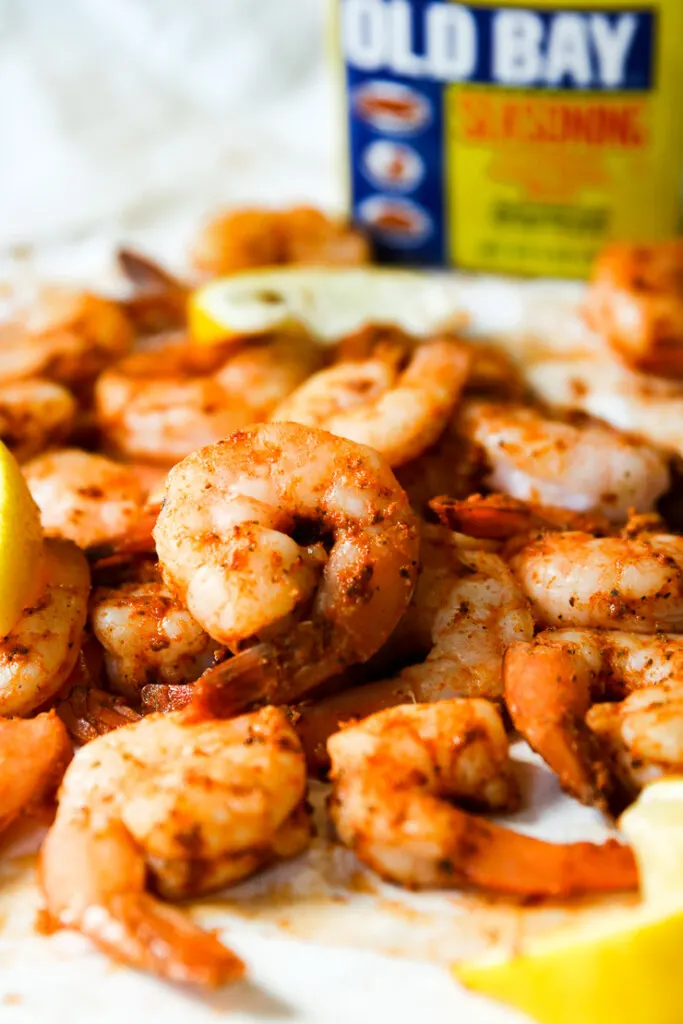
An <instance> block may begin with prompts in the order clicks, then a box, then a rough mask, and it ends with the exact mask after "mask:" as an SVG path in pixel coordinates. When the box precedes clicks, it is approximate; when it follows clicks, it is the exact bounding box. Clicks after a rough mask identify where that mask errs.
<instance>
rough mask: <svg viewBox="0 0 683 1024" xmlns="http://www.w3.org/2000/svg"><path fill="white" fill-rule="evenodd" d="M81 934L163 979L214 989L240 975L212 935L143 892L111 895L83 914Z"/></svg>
mask: <svg viewBox="0 0 683 1024" xmlns="http://www.w3.org/2000/svg"><path fill="white" fill-rule="evenodd" d="M81 930H82V931H83V932H84V934H86V935H87V936H88V937H89V938H91V939H92V940H93V942H95V943H96V944H97V945H98V946H99V947H100V948H101V949H103V950H104V951H105V952H107V953H110V954H112V955H113V956H114V957H116V958H118V959H122V960H125V961H126V962H128V963H130V964H132V965H134V966H135V967H139V968H141V969H142V970H146V971H151V972H153V973H154V974H157V975H159V976H161V977H162V978H166V979H167V980H169V981H174V982H179V983H181V984H190V985H197V986H200V987H202V988H217V987H218V986H219V985H223V984H226V983H228V982H231V981H236V980H238V979H239V978H241V977H242V976H243V975H244V972H245V965H244V963H243V961H242V960H240V958H239V957H238V956H236V954H235V953H233V952H232V951H231V950H229V949H227V948H226V947H225V946H224V945H223V944H222V943H221V942H219V940H218V939H217V938H216V936H215V935H213V934H212V933H211V932H205V931H203V930H202V929H201V928H199V927H198V926H197V925H196V924H194V922H192V921H190V920H189V919H188V918H187V917H186V915H185V914H183V913H182V912H181V911H179V910H176V909H175V908H174V907H167V906H165V905H164V904H162V903H160V902H159V901H158V900H156V899H155V898H154V897H153V896H150V895H149V894H148V893H144V892H141V893H122V894H119V895H116V896H113V897H112V898H111V899H110V900H109V902H108V904H107V906H106V907H103V908H98V913H95V914H92V915H85V918H84V922H83V924H82V927H81Z"/></svg>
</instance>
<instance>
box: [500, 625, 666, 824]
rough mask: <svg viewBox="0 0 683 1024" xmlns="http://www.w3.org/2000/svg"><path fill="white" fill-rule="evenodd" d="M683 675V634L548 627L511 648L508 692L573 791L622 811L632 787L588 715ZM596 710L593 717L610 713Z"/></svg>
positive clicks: (515, 712)
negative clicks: (608, 703) (617, 772)
mask: <svg viewBox="0 0 683 1024" xmlns="http://www.w3.org/2000/svg"><path fill="white" fill-rule="evenodd" d="M682 676H683V636H681V635H675V634H672V635H667V634H656V635H654V636H643V635H642V634H638V633H625V632H622V631H621V630H605V631H602V630H597V629H576V630H571V629H561V630H548V631H546V632H544V633H539V635H538V636H537V637H536V638H535V640H534V641H533V642H532V643H528V642H527V643H519V644H514V645H513V646H512V647H510V649H509V650H508V651H507V653H506V656H505V699H506V703H507V707H508V710H509V712H510V715H511V716H512V720H513V722H514V724H515V727H516V728H517V729H518V730H519V731H520V732H521V733H522V735H523V736H524V738H525V739H526V740H527V741H528V743H529V745H530V746H531V747H532V748H533V749H534V750H535V751H536V752H537V753H538V754H540V755H541V757H543V758H544V760H545V761H546V762H547V763H548V764H549V765H550V767H551V768H552V769H553V771H555V772H556V773H557V775H558V777H559V780H560V783H561V785H562V786H563V787H564V788H565V789H566V790H567V791H568V792H569V793H571V794H572V795H573V796H575V797H577V799H579V800H581V801H582V802H583V803H589V804H597V805H598V806H600V807H604V808H608V809H611V810H615V809H616V810H618V809H620V808H621V807H622V806H623V803H624V801H625V800H626V799H628V798H629V797H630V796H631V795H633V794H632V790H630V791H627V792H624V787H623V785H622V782H623V778H622V777H621V776H619V775H616V776H615V774H614V773H613V772H612V770H611V767H610V764H609V762H608V759H607V758H606V756H605V753H604V751H603V749H602V747H601V745H600V743H599V742H598V741H597V740H596V737H595V735H594V734H593V732H592V731H591V728H590V723H591V719H590V717H589V718H588V720H587V718H586V716H587V715H589V709H590V708H591V705H592V704H594V703H597V702H600V701H605V700H615V699H619V698H623V697H625V696H626V695H627V694H629V693H630V692H631V691H633V690H638V689H643V688H650V687H652V688H654V689H653V691H652V692H654V690H659V689H660V688H661V687H662V686H663V685H673V684H674V683H678V682H679V681H680V680H681V677H682ZM648 692H650V691H649V690H648ZM634 697H635V695H634ZM593 710H594V712H595V718H594V719H593V720H592V721H595V722H597V721H598V720H601V721H602V720H603V718H604V717H605V716H607V715H609V712H608V711H606V710H605V711H604V712H603V711H598V710H597V709H593ZM587 723H588V724H587Z"/></svg>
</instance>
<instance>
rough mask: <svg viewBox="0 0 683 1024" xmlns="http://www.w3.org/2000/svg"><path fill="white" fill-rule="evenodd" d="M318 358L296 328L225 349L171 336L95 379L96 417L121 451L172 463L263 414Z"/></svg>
mask: <svg viewBox="0 0 683 1024" xmlns="http://www.w3.org/2000/svg"><path fill="white" fill-rule="evenodd" d="M320 359H321V353H320V351H319V349H318V348H317V347H316V346H315V345H314V344H313V342H312V341H311V340H310V339H309V338H307V337H306V336H303V335H301V334H297V333H282V334H278V335H277V336H273V337H265V338H263V339H262V340H261V341H259V342H254V343H250V344H248V345H243V346H236V345H232V346H230V347H229V349H228V348H225V347H221V346H215V347H204V348H202V347H200V346H197V345H193V344H189V343H185V342H183V343H176V342H174V343H172V344H166V345H164V346H163V347H162V348H159V349H152V350H148V351H145V352H136V353H135V354H133V355H131V356H129V357H128V358H127V359H125V360H123V361H122V362H121V363H119V364H118V365H117V366H114V367H112V368H111V369H110V370H108V371H107V372H106V373H103V374H102V375H101V376H100V378H99V380H98V381H97V386H96V389H95V401H96V408H97V416H98V420H99V422H100V425H101V427H102V429H103V430H104V433H105V434H106V436H107V438H108V440H109V442H110V443H111V444H112V445H113V446H114V447H115V448H116V449H117V450H118V451H119V452H121V453H123V454H124V455H126V456H127V457H129V458H133V459H143V460H148V461H150V462H157V463H163V464H165V465H172V464H173V463H175V462H177V461H178V460H179V459H182V458H184V457H185V455H187V454H188V453H189V452H191V451H194V450H196V449H197V448H201V447H202V446H203V445H206V444H210V443H212V442H213V441H217V440H219V439H220V438H221V437H227V436H228V434H231V433H232V432H233V431H234V430H238V429H240V428H241V427H244V426H247V424H249V423H253V422H255V421H258V420H263V419H265V418H266V417H267V416H268V414H269V413H270V412H271V411H272V410H273V409H274V408H275V406H276V405H277V404H278V403H279V402H281V401H282V399H283V398H285V396H286V395H288V394H289V393H290V391H292V390H293V389H294V388H295V387H297V386H298V385H299V384H300V383H301V382H302V381H303V380H305V379H306V377H307V376H308V375H309V374H310V373H312V372H313V371H314V370H316V369H317V368H318V366H319V364H320Z"/></svg>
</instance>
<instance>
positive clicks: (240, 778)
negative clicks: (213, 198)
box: [0, 209, 683, 986]
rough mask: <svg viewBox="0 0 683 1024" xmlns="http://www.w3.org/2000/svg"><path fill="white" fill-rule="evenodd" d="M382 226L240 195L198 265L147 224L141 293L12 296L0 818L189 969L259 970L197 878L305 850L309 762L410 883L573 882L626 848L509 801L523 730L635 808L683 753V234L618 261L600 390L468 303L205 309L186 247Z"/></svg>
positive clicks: (151, 945)
mask: <svg viewBox="0 0 683 1024" xmlns="http://www.w3.org/2000/svg"><path fill="white" fill-rule="evenodd" d="M368 259H369V249H368V246H367V244H366V242H365V240H364V239H363V238H362V236H361V235H360V234H359V233H358V232H357V231H356V230H355V229H354V228H353V227H351V226H349V225H347V224H344V223H341V222H337V221H332V220H329V219H328V218H326V217H325V216H324V215H323V214H321V213H319V212H318V211H314V210H308V209H297V210H291V211H271V212H267V211H259V210H252V211H241V212H238V213H236V214H226V215H222V216H220V217H218V218H217V219H215V220H213V221H211V222H210V223H209V224H207V225H206V226H205V228H204V229H203V230H202V232H201V233H200V235H199V236H198V238H197V239H196V241H195V243H194V244H193V247H192V261H193V266H194V273H195V274H196V275H199V276H198V277H197V278H194V279H193V278H192V277H191V276H188V278H187V280H183V281H180V280H178V279H176V278H175V277H173V276H172V275H170V274H169V273H168V272H166V271H165V270H163V269H161V268H159V267H157V266H156V265H155V264H154V263H152V262H151V261H149V260H147V259H146V258H143V257H141V256H139V255H137V254H135V253H132V252H129V251H122V252H121V253H120V254H119V261H120V265H121V267H122V270H123V272H124V273H125V275H126V276H127V278H128V280H129V282H130V291H129V294H128V295H127V297H126V298H125V299H121V300H113V299H106V298H103V297H100V296H97V295H94V294H90V293H81V292H77V291H74V290H69V291H67V290H64V289H60V290H56V289H48V290H46V291H44V292H41V293H40V294H39V295H38V296H36V299H35V302H34V303H33V304H32V305H30V306H29V307H28V308H26V309H18V310H17V311H16V313H15V315H14V316H13V318H12V319H11V320H10V321H8V322H7V323H6V324H4V325H2V326H1V327H0V340H2V342H3V344H2V346H1V347H0V384H1V385H2V387H1V389H0V435H1V436H2V439H3V440H4V442H5V443H6V444H7V446H8V447H9V448H10V450H11V451H13V453H14V455H15V456H16V458H17V460H18V461H19V462H20V463H21V466H22V470H23V473H24V476H25V479H26V482H27V484H28V487H29V489H30V491H31V493H32V495H33V498H34V500H35V502H36V505H37V506H38V509H39V512H40V516H41V521H42V526H43V532H44V553H43V566H42V573H41V579H40V581H39V583H37V584H36V592H35V593H34V594H32V596H31V601H30V605H29V606H27V607H26V608H25V609H24V610H23V612H22V614H21V616H20V618H19V620H18V621H17V622H16V624H15V625H14V627H13V628H12V630H11V631H10V633H8V635H6V636H4V637H2V638H1V639H0V715H1V716H3V717H2V718H0V763H1V765H2V769H3V770H2V771H0V793H1V794H2V800H1V801H0V828H2V829H6V828H9V827H10V826H11V825H12V823H13V822H15V821H16V819H17V818H20V817H22V816H29V817H30V816H31V815H35V814H36V813H38V812H39V813H40V814H41V815H42V816H43V818H44V816H45V814H46V813H47V814H48V815H51V816H52V825H51V827H50V829H49V832H48V834H47V838H46V839H45V842H44V844H43V847H42V851H41V854H40V865H39V872H38V880H39V885H40V888H41V892H42V896H43V900H44V906H45V911H46V914H47V915H48V916H49V918H50V919H51V921H52V922H53V923H54V925H55V926H56V927H63V928H70V929H75V930H77V931H80V932H81V933H82V934H83V935H85V936H87V937H88V938H89V939H91V940H92V941H93V942H94V943H95V944H97V945H98V946H99V947H100V948H101V949H102V950H104V951H105V952H108V953H110V954H111V955H112V956H113V957H115V958H116V959H117V960H119V961H123V962H126V963H128V964H130V965H132V966H135V967H138V968H140V969H143V970H147V971H151V972H153V973H156V974H157V975H159V976H161V977H163V978H166V979H169V980H172V981H176V982H186V983H191V984H195V985H199V986H216V985H220V984H223V983H225V982H228V981H231V980H233V979H236V978H239V977H240V976H241V975H242V974H243V972H244V970H245V966H244V964H243V963H242V961H241V960H240V958H239V957H238V956H237V955H236V954H234V953H233V952H232V951H231V950H230V949H228V948H227V947H226V946H225V945H224V944H223V942H222V941H220V939H219V938H218V937H217V936H215V935H213V934H210V933H208V932H205V931H203V930H202V929H201V928H199V926H198V925H196V924H195V923H194V922H193V921H192V920H191V919H190V918H189V916H188V915H187V914H186V913H185V911H184V910H182V909H181V908H179V907H176V906H173V903H174V901H178V900H185V899H188V898H192V897H196V896H200V895H203V894H205V893H208V892H211V891H212V890H215V889H218V888H222V887H224V886H228V885H233V884H235V883H237V882H239V881H241V880H243V879H245V878H247V877H249V876H250V875H252V874H254V873H255V872H257V871H261V870H263V869H265V868H267V866H268V865H271V864H273V863H275V862H278V861H281V860H287V859H291V858H295V857H297V856H298V855H299V854H301V853H302V852H303V851H304V850H305V849H306V848H307V846H308V845H309V843H310V842H311V838H312V835H313V824H312V819H311V811H310V807H309V804H308V801H307V792H308V780H309V778H310V777H311V776H323V777H326V778H327V779H328V780H329V783H330V796H329V801H328V814H329V818H330V821H331V824H332V826H333V828H334V832H335V835H336V840H337V841H338V842H339V843H341V844H343V845H345V846H348V847H349V848H350V849H351V850H352V851H353V852H354V854H355V856H356V857H357V858H358V860H359V861H361V862H362V863H363V864H364V865H366V866H367V868H368V869H370V870H372V871H374V872H376V873H377V874H379V875H380V876H381V877H382V878H384V879H386V880H387V881H389V882H391V883H394V884H397V885H402V886H405V887H408V888H449V889H450V888H474V889H482V890H486V891H493V892H497V893H499V894H507V895H509V896H516V897H519V896H524V897H530V896H533V897H536V898H539V897H545V898H560V899H562V898H564V899H566V898H567V897H569V896H573V895H576V894H586V893H588V894H590V893H598V892H608V891H614V890H629V889H635V888H637V886H638V872H637V867H636V862H635V859H634V856H633V854H632V852H631V850H630V849H629V847H628V846H627V845H625V844H624V843H622V842H621V841H620V840H618V839H610V840H609V841H607V842H605V843H602V844H596V843H588V842H584V843H570V844H566V843H565V844H553V843H549V842H545V841H541V840H539V839H533V838H531V837H529V836H526V835H523V834H521V833H518V832H516V831H513V830H512V829H511V828H508V827H504V826H502V825H500V824H497V823H495V822H494V821H492V820H491V819H490V816H489V815H490V814H491V813H493V814H500V813H504V812H511V811H515V810H517V809H518V808H520V807H521V806H522V805H523V803H524V801H525V800H526V799H527V798H528V795H527V794H526V793H525V792H524V787H523V784H522V779H521V778H520V776H519V775H518V773H517V770H516V762H515V760H514V758H513V757H512V756H511V752H510V748H511V743H512V742H513V740H515V739H516V738H522V739H524V740H526V742H527V743H528V744H529V745H530V747H531V748H532V749H533V750H534V751H535V752H536V754H537V755H539V757H540V758H542V759H543V761H544V762H545V763H546V765H547V766H548V768H549V770H551V771H552V772H554V773H555V775H556V776H557V779H558V781H559V784H560V785H561V787H562V788H563V789H564V790H565V791H566V792H567V793H568V794H570V795H571V796H572V797H574V798H575V799H576V800H578V801H581V802H583V803H585V804H589V805H591V806H594V807H596V808H598V809H599V810H601V811H602V812H603V813H604V814H605V816H606V818H607V819H608V820H609V821H611V822H613V821H614V818H615V816H616V815H618V814H619V813H620V812H621V811H622V810H623V809H624V807H626V806H627V805H628V803H629V802H631V801H632V800H633V799H634V798H635V797H636V796H637V794H638V793H639V791H640V789H641V788H642V787H643V786H644V785H645V784H647V783H648V782H649V781H650V780H651V779H653V778H656V777H658V776H661V775H666V774H667V773H674V772H677V771H680V770H681V769H683V536H681V535H679V534H678V533H677V532H676V529H675V520H676V515H675V512H676V507H677V495H678V503H679V504H680V486H679V483H678V481H679V479H680V475H681V474H680V469H679V467H678V465H677V456H678V455H679V454H681V452H680V451H679V450H678V449H677V447H676V444H672V443H671V436H672V434H671V432H670V431H669V433H667V431H668V430H669V428H670V427H671V424H669V428H667V426H666V422H665V420H666V417H664V416H662V417H660V420H661V422H660V423H658V424H657V425H656V426H652V423H654V419H656V409H657V402H658V396H659V395H660V393H661V394H662V395H664V396H665V397H664V399H663V400H664V401H665V402H666V403H669V405H668V406H667V408H669V406H671V407H673V406H674V405H675V404H676V402H680V406H681V410H683V384H682V385H678V384H676V383H675V382H672V381H671V380H663V379H661V378H657V377H655V376H653V375H652V374H655V373H663V372H666V373H668V374H672V373H675V374H677V373H678V372H679V371H680V368H681V367H683V356H682V355H681V353H683V297H682V294H681V281H682V280H683V251H682V249H681V246H680V245H665V246H662V247H660V248H657V247H654V248H653V249H652V250H645V249H643V248H642V247H641V248H640V249H638V251H633V250H632V249H628V247H621V248H619V247H617V248H615V249H612V250H610V251H609V252H608V253H606V254H605V256H604V257H603V258H602V260H601V261H599V262H598V265H597V268H596V274H595V280H594V282H593V284H592V285H591V286H590V287H589V290H588V297H587V301H586V317H587V318H588V319H589V320H590V323H591V326H592V329H593V330H595V331H597V332H599V333H600V335H601V338H602V342H603V345H604V350H605V351H611V350H613V351H614V353H617V355H613V356H612V357H610V358H611V362H608V363H604V365H608V366H609V367H610V368H611V369H610V372H611V373H612V377H611V378H610V377H609V374H607V375H606V376H600V374H598V375H597V376H596V377H595V379H594V380H593V384H594V386H595V389H596V392H595V393H596V394H598V393H600V394H603V393H604V394H603V397H604V396H605V395H606V396H607V397H606V399H605V401H604V402H603V403H601V402H600V401H592V400H591V401H590V402H589V401H588V400H587V399H586V397H585V392H584V391H583V390H582V389H581V388H580V387H578V388H576V394H575V395H574V398H573V399H572V398H571V395H570V388H569V385H566V381H565V378H563V377H562V375H561V374H558V373H557V372H556V373H555V375H554V376H553V374H552V373H551V372H549V375H547V376H543V373H542V372H541V370H539V367H538V366H537V365H534V366H529V367H526V368H525V367H521V368H520V366H519V365H518V364H515V362H514V361H513V360H511V359H510V356H509V353H506V352H505V351H503V350H502V349H501V348H499V347H496V345H493V344H492V345H484V344H482V343H480V342H477V343H475V342H474V341H471V340H467V338H465V337H462V336H456V335H454V334H453V333H450V332H448V331H443V332H438V333H436V334H431V335H428V336H425V337H414V336H409V335H408V334H406V333H405V332H404V331H403V330H401V329H400V328H399V327H398V326H397V325H394V324H368V325H366V326H365V327H364V328H363V329H362V330H360V331H358V332H357V333H355V334H354V335H352V336H348V337H344V338H340V339H338V343H337V344H336V345H335V346H333V347H331V348H327V349H323V348H322V347H321V346H320V345H318V344H317V342H316V339H315V338H313V337H311V336H310V335H309V334H307V333H306V332H305V331H304V329H303V327H298V326H297V325H294V324H289V325H287V326H286V327H283V328H282V329H281V330H276V331H274V332H270V333H269V334H267V335H263V336H260V337H256V338H251V337H250V338H245V339H240V340H239V342H236V341H235V339H234V338H233V339H231V340H230V343H229V344H228V343H227V342H226V344H225V345H221V344H218V345H215V346H212V347H210V348H204V349H202V348H200V347H198V346H196V345H195V344H194V343H193V341H192V339H191V338H190V337H189V336H188V334H187V331H186V324H185V312H184V310H185V299H186V297H187V294H188V291H189V289H190V288H191V287H192V284H193V282H194V280H199V279H201V280H205V279H206V277H207V276H208V277H210V276H211V275H216V274H226V273H231V272H233V271H236V270H241V269H244V268H246V267H251V266H259V265H264V264H271V263H282V262H314V263H321V262H322V263H330V264H337V265H348V264H353V263H362V262H366V261H367V260H368ZM601 358H603V359H604V358H605V357H604V352H603V356H602V357H601ZM617 358H618V359H619V360H621V362H620V363H619V362H617V361H616V360H617ZM624 364H626V365H624ZM598 365H603V363H600V362H599V360H598ZM643 371H647V372H648V373H649V374H650V376H646V375H645V374H644V373H643ZM620 374H621V375H623V374H631V375H633V380H635V379H636V375H638V374H639V375H640V376H638V377H637V379H638V380H639V381H641V386H642V389H643V390H642V392H640V393H639V394H640V397H637V396H636V397H635V398H633V396H631V397H629V396H628V395H622V396H621V397H622V398H623V404H622V406H621V407H620V410H621V411H620V413H619V416H615V415H610V412H609V410H610V408H611V409H613V408H614V407H615V403H614V401H612V399H616V397H617V396H616V394H615V393H613V392H610V387H612V386H613V385H614V381H615V380H619V379H621V378H620V376H619V375H620ZM539 380H542V381H543V382H544V383H543V386H542V387H536V386H535V385H537V384H538V382H539ZM560 381H564V383H565V385H566V387H565V393H564V396H563V397H562V396H560V395H557V396H555V398H554V397H553V388H554V386H555V384H557V383H558V382H560ZM646 385H647V386H649V387H650V388H651V391H650V392H649V394H650V396H651V397H650V399H649V402H650V406H649V407H648V408H651V409H652V411H653V413H655V417H654V418H653V417H650V418H648V416H647V415H646V410H645V405H646V404H647V403H646V401H645V398H644V397H643V396H644V394H645V388H646ZM614 386H615V387H616V385H614ZM679 386H680V387H681V389H682V390H681V396H680V397H678V392H677V391H676V390H675V389H676V388H677V387H679ZM601 388H602V391H601V390H600V389H601ZM658 388H659V389H660V390H659V391H658V390H657V389H658ZM558 390H559V384H558ZM632 398H633V400H631V399H632ZM610 401H612V405H610ZM631 414H632V415H631ZM617 420H618V422H616V421H617ZM651 421H652V422H651Z"/></svg>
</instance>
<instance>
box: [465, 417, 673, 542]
mask: <svg viewBox="0 0 683 1024" xmlns="http://www.w3.org/2000/svg"><path fill="white" fill-rule="evenodd" d="M460 429H461V430H462V432H463V433H464V434H465V435H466V436H467V437H469V438H471V439H472V440H473V441H474V442H476V443H477V444H479V445H481V446H482V448H483V449H484V451H485V453H486V459H487V461H488V464H489V466H490V474H489V476H488V479H487V480H486V483H487V485H488V486H489V487H491V488H493V489H494V490H496V491H501V492H503V493H504V494H510V495H511V496H512V497H514V498H520V499H522V500H526V501H531V502H537V503H540V504H545V505H556V506H560V507H565V508H569V509H574V510H576V511H577V512H588V511H598V512H601V513H602V514H603V515H605V516H607V518H608V519H611V520H612V521H613V522H623V521H624V520H625V519H626V518H627V517H628V515H629V512H630V511H631V510H634V511H636V512H649V511H650V510H651V509H652V508H653V506H654V503H655V502H656V501H657V499H658V498H659V497H661V495H662V494H664V492H665V491H667V490H668V489H669V486H670V478H669V470H668V459H667V458H666V456H665V455H664V454H663V453H661V452H659V451H657V450H656V449H654V448H652V447H651V446H650V445H646V444H640V443H638V442H637V441H635V440H632V439H630V438H628V437H626V436H625V435H624V434H621V433H619V432H617V431H616V430H614V429H612V428H610V427H607V426H604V425H603V424H599V423H575V424H572V423H565V422H562V421H560V420H552V419H550V418H549V417H547V416H545V415H543V414H542V413H541V412H539V411H537V410H536V409H533V408H530V407H527V406H521V405H512V404H505V403H499V402H498V403H494V402H469V403H467V404H466V406H465V407H464V409H463V411H462V414H461V417H460Z"/></svg>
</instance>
